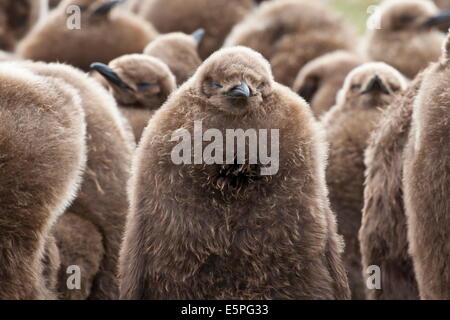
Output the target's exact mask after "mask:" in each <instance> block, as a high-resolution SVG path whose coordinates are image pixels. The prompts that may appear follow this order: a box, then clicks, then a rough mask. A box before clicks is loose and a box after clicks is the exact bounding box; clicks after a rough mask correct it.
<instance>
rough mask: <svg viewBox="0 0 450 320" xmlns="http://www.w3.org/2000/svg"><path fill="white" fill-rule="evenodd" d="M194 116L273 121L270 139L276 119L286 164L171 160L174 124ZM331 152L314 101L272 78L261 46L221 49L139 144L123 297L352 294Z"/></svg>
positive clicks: (259, 125)
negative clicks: (329, 183) (333, 201)
mask: <svg viewBox="0 0 450 320" xmlns="http://www.w3.org/2000/svg"><path fill="white" fill-rule="evenodd" d="M194 121H202V127H203V128H204V129H205V130H206V129H213V128H214V129H215V131H214V132H215V133H216V134H219V135H220V134H225V131H226V129H243V130H248V129H252V128H255V130H256V129H266V130H267V131H266V132H270V135H271V141H272V142H273V141H274V139H275V133H274V132H273V130H277V129H279V137H280V140H281V141H280V143H279V144H278V143H272V145H271V150H272V156H273V155H274V154H278V153H277V152H276V150H275V148H277V147H276V145H278V146H279V161H277V162H276V163H279V168H278V169H276V170H275V171H276V173H275V171H273V172H272V173H271V174H272V175H270V174H269V173H268V172H266V173H263V172H264V170H266V169H267V170H270V168H269V165H267V162H265V164H266V165H262V164H261V163H262V160H261V159H260V160H259V161H257V164H251V163H250V162H249V161H243V162H242V163H243V164H237V163H238V162H237V161H236V158H234V157H235V156H238V157H239V155H236V154H231V158H230V159H231V161H230V162H227V163H229V164H221V162H223V160H224V159H222V158H220V157H219V158H216V164H206V163H203V164H201V165H191V164H183V163H182V164H180V165H177V164H175V163H174V160H173V156H174V149H173V148H174V147H176V146H175V143H174V141H176V140H179V139H175V140H174V138H173V135H174V134H175V136H177V135H178V134H183V133H184V134H192V131H193V130H196V132H197V133H196V134H199V131H198V129H194V127H195V124H194ZM183 129H184V130H183ZM214 129H213V130H214ZM180 130H181V131H180ZM200 130H201V129H200ZM171 136H172V138H171ZM185 138H186V139H188V143H190V142H191V137H185ZM220 141H221V140H220ZM245 143H246V144H247V145H251V142H245ZM219 144H220V146H219V147H218V150H219V149H220V148H223V147H224V146H223V145H222V141H221V142H219ZM198 146H199V144H197V147H198ZM197 147H196V148H197ZM200 147H202V146H201V145H200ZM264 147H267V145H264V142H263V141H261V146H260V148H262V149H264ZM188 148H190V147H189V146H188ZM189 150H190V149H189ZM223 150H225V148H224V149H223ZM205 152H206V151H205ZM216 152H218V151H216ZM175 153H176V152H175ZM213 153H214V152H213ZM231 153H234V151H233V149H231ZM325 153H326V151H325V144H324V141H323V139H322V136H321V131H320V127H319V124H317V123H316V121H314V117H313V115H312V113H311V111H310V109H309V107H308V106H307V104H306V103H305V102H304V101H303V100H302V99H300V98H299V97H298V96H297V95H296V94H295V93H293V92H292V91H290V90H289V89H288V88H285V87H284V86H281V85H279V84H277V83H275V82H274V81H273V78H272V75H271V71H270V66H269V64H268V63H267V61H265V60H264V59H263V58H262V56H261V55H260V54H258V53H256V52H254V51H253V50H251V49H248V48H243V47H237V48H230V49H223V50H221V51H218V52H216V53H214V54H213V55H212V56H211V57H210V58H208V60H207V61H205V62H204V63H203V65H202V66H200V68H199V69H198V70H197V72H196V74H195V75H194V76H193V77H192V78H191V79H190V80H189V81H188V82H186V83H185V84H184V85H183V86H182V87H181V88H180V89H179V90H178V91H176V93H174V94H173V95H172V96H171V97H170V98H169V100H168V101H167V102H166V104H165V105H164V106H163V107H162V109H160V110H159V111H158V112H157V113H156V114H155V116H154V117H153V118H152V120H151V121H150V124H149V126H148V127H147V129H146V131H145V135H144V137H143V138H142V141H141V143H140V146H139V148H138V151H137V153H136V156H135V159H134V164H133V170H132V171H133V173H134V176H133V177H132V183H131V184H130V186H131V189H130V199H131V211H130V214H129V218H128V219H129V220H128V223H127V231H126V236H125V241H124V245H123V248H122V254H121V263H120V270H121V272H120V274H121V298H123V299H345V298H348V297H349V289H348V284H347V278H346V274H345V271H344V269H343V267H342V262H341V260H340V251H341V250H342V243H341V239H340V237H339V236H338V235H337V233H336V230H335V229H336V225H335V221H334V215H333V214H332V213H331V211H330V210H329V207H328V200H327V191H326V186H325V181H324V166H325V156H326V155H325ZM216 156H217V154H216ZM241 156H242V154H241ZM208 159H209V160H211V159H210V158H209V156H208V155H205V160H206V161H208V163H210V162H209V160H208ZM233 159H235V160H234V161H233ZM245 159H248V158H245ZM176 161H178V160H176ZM189 161H190V159H187V160H186V162H189ZM196 161H198V159H197V160H196ZM177 163H178V162H177ZM233 163H234V164H233ZM272 169H273V167H272Z"/></svg>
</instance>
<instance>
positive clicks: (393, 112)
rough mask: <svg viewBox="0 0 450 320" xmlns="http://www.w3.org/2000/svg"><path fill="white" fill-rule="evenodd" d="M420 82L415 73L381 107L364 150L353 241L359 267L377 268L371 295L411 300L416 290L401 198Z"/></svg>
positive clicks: (378, 297)
mask: <svg viewBox="0 0 450 320" xmlns="http://www.w3.org/2000/svg"><path fill="white" fill-rule="evenodd" d="M421 82H422V76H421V75H420V74H419V75H418V76H417V77H416V79H415V80H414V81H413V82H412V83H411V84H410V85H409V87H408V89H407V90H405V92H404V93H402V94H400V95H399V96H398V97H397V98H396V99H395V100H394V101H393V102H392V103H391V105H390V106H389V107H388V108H387V109H386V111H385V112H384V113H383V116H382V117H381V119H380V121H379V125H378V128H377V129H376V130H375V131H374V133H373V134H372V136H371V138H370V140H369V145H368V147H367V149H366V152H365V159H364V164H365V166H366V174H365V176H366V177H365V179H366V180H365V188H364V209H363V215H362V222H361V229H360V231H359V240H360V246H361V256H362V265H363V270H367V268H368V267H369V266H371V265H376V266H379V267H380V270H381V273H382V277H381V290H368V291H367V293H366V296H367V298H368V299H371V300H375V299H376V300H417V299H418V298H419V293H418V289H417V283H416V280H415V275H414V270H413V266H412V261H411V257H410V256H409V254H408V240H407V225H406V216H405V211H404V203H403V187H402V176H403V150H404V148H405V144H406V141H407V137H408V134H409V131H410V126H411V116H412V106H413V103H414V99H415V97H416V95H417V91H418V90H419V87H420V84H421Z"/></svg>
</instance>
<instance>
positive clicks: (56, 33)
mask: <svg viewBox="0 0 450 320" xmlns="http://www.w3.org/2000/svg"><path fill="white" fill-rule="evenodd" d="M120 2H121V1H120V0H108V1H107V0H65V1H63V2H61V4H60V5H59V6H58V8H57V9H55V10H53V11H52V12H51V13H50V14H49V16H48V17H47V19H46V21H45V22H43V23H41V24H39V25H37V26H36V28H34V29H33V30H32V32H31V33H30V34H29V35H28V36H27V37H26V38H25V39H24V40H23V41H22V42H21V43H20V45H19V47H18V52H19V54H20V55H21V56H23V57H24V58H26V59H31V60H35V61H45V62H56V61H59V62H65V63H68V64H71V65H73V66H75V67H78V68H81V69H83V70H86V71H87V70H89V66H90V65H91V63H92V62H95V61H98V62H103V63H108V62H109V61H111V60H113V59H114V58H117V57H119V56H122V55H124V54H129V53H141V52H142V51H143V50H144V48H145V47H146V46H147V44H148V43H149V42H150V41H152V40H153V39H154V38H155V37H156V35H157V33H156V31H155V30H154V28H153V27H152V26H151V25H150V24H149V23H147V22H145V21H144V20H142V19H139V18H138V17H136V16H134V15H133V14H131V13H128V12H125V11H124V10H112V9H113V8H114V7H115V6H116V5H117V4H119V3H120ZM73 6H78V8H79V9H80V10H81V13H80V21H77V19H76V16H77V10H76V9H73V8H75V7H73ZM70 8H72V9H73V10H74V11H73V13H72V15H68V14H67V13H66V12H67V10H70ZM76 22H80V25H79V29H77V27H76V26H75V25H76ZM71 23H73V24H74V25H71ZM68 24H70V26H69V25H68ZM73 28H75V29H73Z"/></svg>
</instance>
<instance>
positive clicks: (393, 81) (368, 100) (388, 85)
mask: <svg viewBox="0 0 450 320" xmlns="http://www.w3.org/2000/svg"><path fill="white" fill-rule="evenodd" d="M406 86H407V81H406V79H405V78H404V77H403V76H402V75H401V74H400V72H398V71H397V70H395V69H394V68H392V67H391V66H389V65H387V64H385V63H382V62H370V63H366V64H363V65H361V66H359V67H357V68H355V69H354V70H353V71H352V72H350V73H349V75H348V76H347V78H346V79H345V83H344V86H343V88H342V89H341V91H340V93H339V98H338V104H340V105H345V106H349V107H365V108H377V107H382V106H386V105H387V104H389V103H390V102H391V101H392V98H393V97H394V95H395V94H396V93H398V92H401V91H403V90H404V89H405V88H406Z"/></svg>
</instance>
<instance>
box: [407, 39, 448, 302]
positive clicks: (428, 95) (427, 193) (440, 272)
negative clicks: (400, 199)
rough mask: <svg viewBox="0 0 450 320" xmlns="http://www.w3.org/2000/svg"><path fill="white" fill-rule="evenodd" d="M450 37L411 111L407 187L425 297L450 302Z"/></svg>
mask: <svg viewBox="0 0 450 320" xmlns="http://www.w3.org/2000/svg"><path fill="white" fill-rule="evenodd" d="M449 80H450V37H449V38H448V39H447V40H446V42H445V44H444V46H443V54H442V56H441V58H440V61H439V62H437V63H435V64H434V65H432V66H431V67H430V68H429V69H428V70H427V71H426V72H425V74H424V77H423V81H422V85H421V87H420V89H419V92H418V94H417V97H416V100H415V102H414V107H413V117H412V127H411V133H410V135H409V140H408V145H407V147H406V150H405V155H404V158H405V164H404V173H405V174H404V177H403V185H404V191H405V209H406V216H407V223H408V240H409V244H410V253H411V257H412V260H413V264H414V270H415V272H416V278H417V283H418V285H419V293H420V297H421V299H425V300H430V299H431V300H441V299H442V300H449V299H450V270H449V268H448V266H449V264H450V243H449V241H448V239H449V237H450V198H449V194H450V94H449V90H448V82H449Z"/></svg>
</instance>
